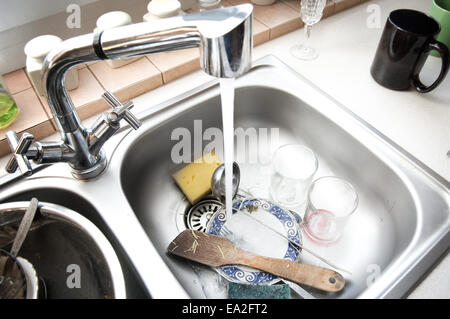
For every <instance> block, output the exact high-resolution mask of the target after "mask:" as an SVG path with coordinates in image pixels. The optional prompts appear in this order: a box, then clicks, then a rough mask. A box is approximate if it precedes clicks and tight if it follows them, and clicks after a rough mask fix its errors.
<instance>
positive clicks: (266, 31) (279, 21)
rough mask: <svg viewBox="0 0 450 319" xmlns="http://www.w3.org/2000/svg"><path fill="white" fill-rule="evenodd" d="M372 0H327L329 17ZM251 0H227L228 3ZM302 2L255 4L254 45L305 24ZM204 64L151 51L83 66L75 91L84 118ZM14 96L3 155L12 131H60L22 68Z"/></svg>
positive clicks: (15, 76) (194, 53)
mask: <svg viewBox="0 0 450 319" xmlns="http://www.w3.org/2000/svg"><path fill="white" fill-rule="evenodd" d="M365 1H367V0H327V5H326V8H325V10H324V17H328V16H330V15H333V14H335V13H338V12H340V11H342V10H345V9H348V8H350V7H352V6H355V5H357V4H359V3H362V2H365ZM245 2H249V1H247V0H223V1H222V4H223V5H225V6H229V5H237V4H241V3H245ZM299 11H300V0H279V1H277V2H276V3H274V4H273V5H270V6H258V5H254V14H253V38H254V45H259V44H262V43H264V42H267V41H269V40H270V39H273V38H276V37H279V36H281V35H283V34H285V33H288V32H291V31H293V30H295V29H298V28H301V27H302V26H303V22H302V21H301V19H300V15H299ZM199 68H200V61H199V50H198V49H197V48H193V49H187V50H181V51H173V52H162V53H156V54H151V55H148V56H145V57H142V58H140V59H138V60H137V61H135V62H133V63H130V64H127V65H125V66H123V67H120V68H117V69H112V68H110V67H109V66H108V65H106V63H105V62H104V61H101V62H96V63H93V64H89V65H83V66H81V67H80V68H79V69H78V73H79V79H80V85H79V87H78V88H77V89H75V90H72V91H69V94H70V96H71V98H72V101H73V103H74V105H75V106H76V108H77V111H78V114H79V116H80V118H81V119H85V118H88V117H90V116H92V115H94V114H97V113H99V112H102V111H104V110H106V109H107V108H108V106H107V104H106V103H105V102H104V101H103V99H102V98H101V95H102V93H103V91H104V90H109V91H111V92H112V93H114V94H115V95H116V96H117V97H118V98H119V99H120V100H122V101H123V100H127V99H131V98H133V97H135V96H138V95H140V94H142V93H144V92H147V91H149V90H151V89H154V88H157V87H159V86H161V85H163V84H164V83H168V82H171V81H173V80H175V79H177V78H179V77H181V76H183V75H185V74H187V73H190V72H192V71H195V70H198V69H199ZM3 78H4V81H5V83H6V85H7V86H8V89H9V90H10V92H11V94H12V95H13V97H14V99H15V101H16V103H17V105H18V107H19V109H20V114H19V116H18V117H17V119H16V121H15V122H14V123H13V124H11V125H10V126H9V127H8V128H6V129H3V130H0V155H4V154H6V153H9V151H10V150H9V146H8V143H7V141H6V139H5V134H6V132H7V131H8V130H14V131H16V132H17V133H18V134H21V133H22V132H24V131H28V132H30V133H32V134H33V135H34V136H35V138H36V139H37V140H39V139H41V138H43V137H46V136H48V135H50V134H52V133H54V132H55V131H56V129H57V128H56V124H55V122H54V121H53V116H52V113H51V111H50V108H49V106H48V104H47V101H46V99H45V97H42V96H39V95H38V94H37V93H36V91H35V89H34V88H33V86H32V85H31V82H30V80H29V78H28V76H27V74H26V72H25V70H24V69H19V70H16V71H13V72H10V73H7V74H5V75H3Z"/></svg>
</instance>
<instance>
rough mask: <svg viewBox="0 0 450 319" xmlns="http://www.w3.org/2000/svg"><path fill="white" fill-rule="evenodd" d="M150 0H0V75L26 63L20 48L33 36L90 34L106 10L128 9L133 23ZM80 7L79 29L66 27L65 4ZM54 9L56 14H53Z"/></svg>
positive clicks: (145, 8) (68, 36)
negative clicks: (74, 4)
mask: <svg viewBox="0 0 450 319" xmlns="http://www.w3.org/2000/svg"><path fill="white" fill-rule="evenodd" d="M148 2H149V0H10V1H8V0H0V22H1V28H0V74H4V73H7V72H11V71H14V70H17V69H20V68H22V67H24V66H25V59H26V57H25V53H24V52H23V48H24V46H25V44H26V43H27V42H28V41H29V40H31V39H32V38H34V37H36V36H39V35H43V34H53V35H56V36H59V37H60V38H62V39H67V38H70V37H74V36H77V35H80V34H85V33H90V32H92V30H93V29H94V27H95V22H96V21H97V18H98V17H99V16H100V15H102V14H103V13H105V12H108V11H114V10H122V11H125V12H128V13H129V14H130V15H131V17H132V19H133V22H142V16H143V15H144V14H145V13H146V12H147V4H148ZM68 3H69V4H71V3H79V4H82V6H81V19H80V21H81V23H80V28H72V29H71V28H68V27H67V24H66V20H67V18H68V16H69V13H67V12H66V8H67V4H68ZM55 12H56V13H55Z"/></svg>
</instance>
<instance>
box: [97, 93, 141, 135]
mask: <svg viewBox="0 0 450 319" xmlns="http://www.w3.org/2000/svg"><path fill="white" fill-rule="evenodd" d="M102 98H103V99H104V100H105V101H106V103H108V104H109V106H111V108H112V109H113V110H112V112H111V113H110V114H109V119H110V120H111V121H113V122H116V123H118V122H119V121H120V120H121V119H124V120H125V121H127V122H128V124H130V126H131V127H132V128H134V129H135V130H137V129H138V128H139V127H140V126H141V125H142V123H141V122H140V121H139V119H138V118H137V117H136V116H134V114H133V113H131V111H130V109H132V108H133V106H134V104H133V102H132V101H126V102H125V103H121V102H120V101H119V100H118V99H117V98H116V97H115V96H114V95H113V94H112V93H111V92H109V91H105V92H104V93H103V94H102Z"/></svg>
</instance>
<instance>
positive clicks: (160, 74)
mask: <svg viewBox="0 0 450 319" xmlns="http://www.w3.org/2000/svg"><path fill="white" fill-rule="evenodd" d="M144 57H145V58H146V59H147V60H148V61H149V62H150V63H151V64H152V65H153V66H154V67H155V68H156V69H157V70H158V71H159V76H160V77H161V83H162V85H158V86H157V87H155V89H156V88H158V87H161V86H163V85H164V84H166V83H165V82H164V76H163V71H161V70H160V69H159V68H158V66H157V65H156V64H155V63H153V62H152V60H150V58H149V57H148V54H146V55H144Z"/></svg>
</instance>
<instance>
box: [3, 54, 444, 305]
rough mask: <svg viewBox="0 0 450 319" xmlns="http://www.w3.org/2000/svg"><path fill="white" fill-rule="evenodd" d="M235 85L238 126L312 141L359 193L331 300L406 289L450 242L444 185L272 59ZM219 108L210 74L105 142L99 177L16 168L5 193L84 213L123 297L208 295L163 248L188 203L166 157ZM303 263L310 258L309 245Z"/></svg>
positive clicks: (324, 161) (63, 169) (325, 169)
mask: <svg viewBox="0 0 450 319" xmlns="http://www.w3.org/2000/svg"><path fill="white" fill-rule="evenodd" d="M235 84H236V97H235V127H242V128H244V129H246V128H252V127H253V128H256V129H258V128H279V143H280V144H285V143H294V142H297V143H303V144H306V145H308V146H309V147H310V148H312V149H313V150H314V152H315V153H316V155H317V157H318V159H319V163H320V164H319V165H320V168H319V171H318V173H317V174H318V175H337V176H341V177H343V178H345V179H347V180H348V181H350V182H351V183H352V184H353V185H354V186H355V188H356V189H357V191H358V195H359V197H360V204H359V207H358V210H357V212H356V214H355V215H354V216H353V217H352V218H351V220H350V222H349V224H348V226H347V229H346V232H345V235H344V236H343V237H342V238H341V240H340V241H339V242H338V243H337V244H336V245H334V246H333V247H329V248H327V249H326V250H323V251H324V252H325V254H326V257H327V259H329V260H331V261H332V262H333V263H334V264H336V265H339V266H340V267H342V268H344V269H346V270H348V273H345V274H344V276H345V278H346V282H347V285H346V287H345V289H344V290H343V291H342V292H341V293H339V294H337V295H331V296H330V295H326V296H324V297H327V298H330V297H331V298H357V297H359V298H397V297H404V296H406V295H407V294H408V291H409V290H410V289H411V288H412V287H413V286H414V285H415V283H416V282H417V281H418V279H419V278H420V277H421V276H423V275H424V273H425V272H426V271H427V270H428V269H429V268H430V267H431V266H432V265H433V264H434V263H435V262H436V260H437V259H438V258H439V257H440V256H441V255H442V254H443V253H445V252H446V250H447V249H448V247H449V242H450V218H449V217H450V212H449V207H450V191H449V189H450V185H449V182H448V181H446V180H445V179H443V178H441V177H440V176H438V175H437V174H436V173H434V172H433V171H431V170H430V169H429V168H427V167H425V166H424V165H423V164H422V163H420V162H419V161H418V160H417V159H415V158H413V157H412V156H411V155H410V154H408V153H407V152H405V151H404V150H402V149H401V148H400V147H399V146H397V145H395V144H394V143H393V142H392V141H390V140H389V139H388V138H387V137H385V136H383V135H382V133H380V132H378V131H377V130H376V129H374V128H373V127H371V126H370V125H369V124H368V123H366V122H364V121H363V120H362V119H360V118H359V117H358V116H356V115H355V114H353V113H352V112H351V111H349V110H348V109H346V108H345V107H344V106H342V105H341V104H339V103H338V102H337V101H335V100H334V99H333V98H332V97H330V96H328V95H327V94H326V93H324V92H323V91H321V90H320V89H319V88H317V87H315V86H314V85H313V84H312V83H310V82H309V81H308V80H306V79H304V78H303V77H301V76H299V75H298V74H296V73H295V72H293V71H292V70H291V69H289V68H288V67H287V66H285V65H284V64H282V63H281V62H280V61H278V60H277V59H276V58H274V57H271V56H268V57H265V58H263V59H261V60H259V61H257V62H256V63H254V66H253V68H252V69H251V70H250V71H249V72H248V73H247V74H245V75H244V76H242V77H241V78H239V79H236V81H235ZM220 112H221V106H220V96H219V85H218V82H217V81H212V82H211V83H207V84H205V85H203V86H201V87H199V88H197V89H194V90H192V91H190V92H187V93H186V94H184V95H182V96H180V97H177V98H174V99H172V100H170V101H167V102H166V103H163V104H160V105H158V106H155V107H153V108H151V109H149V110H146V111H144V112H143V113H141V114H139V117H140V119H141V120H142V122H143V125H142V127H141V128H140V129H139V130H137V131H132V130H130V129H129V128H128V127H124V128H123V129H122V130H121V131H119V133H118V134H116V136H114V137H113V138H112V139H111V141H110V142H108V143H107V145H106V150H105V151H106V153H107V156H108V167H107V169H106V171H105V172H104V173H103V174H102V175H101V176H100V177H98V178H96V179H94V180H90V181H88V182H82V181H78V180H75V179H73V178H72V177H71V176H70V173H69V171H68V167H67V166H66V165H65V164H54V165H51V166H47V167H41V168H40V169H39V170H36V172H35V173H34V174H33V175H32V176H31V177H27V178H24V177H20V176H18V175H9V176H6V177H4V178H2V179H1V180H0V183H1V186H0V187H1V188H0V202H11V201H24V200H29V199H31V198H32V197H36V198H38V199H39V200H40V201H45V202H50V203H55V204H59V205H62V206H65V207H67V208H69V209H72V210H74V211H76V212H78V213H80V214H81V215H83V216H84V217H86V218H88V219H89V220H90V221H91V222H93V223H94V224H95V225H96V226H97V227H98V228H99V229H100V230H101V231H102V232H103V234H104V235H105V236H106V237H107V239H108V240H109V241H110V243H111V244H112V246H113V248H114V249H115V251H116V254H117V255H118V258H119V261H120V264H121V266H122V271H123V273H124V278H125V285H126V292H127V297H128V298H146V297H152V298H205V292H204V289H203V288H204V286H205V282H204V280H199V278H198V276H199V273H198V271H195V268H193V267H192V266H191V264H190V263H189V262H185V261H183V260H180V259H178V258H175V257H172V256H169V255H167V254H166V249H167V246H168V245H169V243H170V242H171V241H172V240H173V239H174V238H175V237H176V235H177V234H178V233H179V232H180V231H181V230H183V229H184V227H185V225H184V222H183V218H184V216H183V215H184V213H185V212H186V211H187V210H188V209H189V204H188V203H187V201H186V200H185V199H184V196H183V194H182V193H181V192H180V190H179V189H178V188H177V187H176V185H175V183H174V182H173V180H172V178H171V174H172V173H173V172H174V171H175V170H176V169H178V168H179V167H180V166H179V165H176V164H174V163H173V161H172V159H171V150H172V147H173V146H174V145H175V144H176V143H177V142H178V141H176V140H172V139H171V134H172V132H173V131H174V130H175V129H176V128H187V129H188V130H189V131H190V132H191V136H192V137H193V136H194V133H193V131H194V120H202V128H203V130H206V129H207V128H209V127H215V128H220V129H221V128H222V124H221V117H220ZM206 143H208V141H204V144H206ZM192 145H193V143H192ZM249 147H254V146H252V145H249ZM248 151H250V152H251V151H252V150H251V149H250V150H248ZM254 151H256V150H254ZM245 167H246V166H245V165H243V167H241V169H242V170H243V171H245V172H244V173H243V176H242V181H241V183H242V185H244V186H245V185H247V186H251V185H252V184H253V183H254V182H255V181H256V180H257V179H258V178H259V177H258V174H257V172H254V173H252V172H253V171H252V170H250V169H248V170H245ZM320 249H321V248H320V247H319V248H318V250H320ZM301 260H302V261H305V262H311V263H314V262H315V261H314V258H312V257H311V256H308V255H307V253H305V252H303V253H302V257H301ZM321 265H322V266H326V265H324V264H321ZM374 275H376V276H374ZM206 280H209V279H208V278H206ZM206 297H216V296H214V295H211V294H210V295H206Z"/></svg>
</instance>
